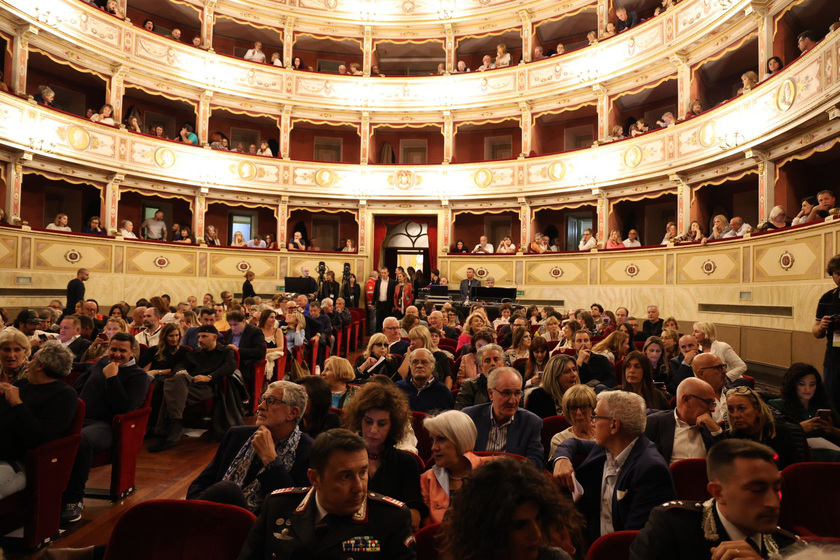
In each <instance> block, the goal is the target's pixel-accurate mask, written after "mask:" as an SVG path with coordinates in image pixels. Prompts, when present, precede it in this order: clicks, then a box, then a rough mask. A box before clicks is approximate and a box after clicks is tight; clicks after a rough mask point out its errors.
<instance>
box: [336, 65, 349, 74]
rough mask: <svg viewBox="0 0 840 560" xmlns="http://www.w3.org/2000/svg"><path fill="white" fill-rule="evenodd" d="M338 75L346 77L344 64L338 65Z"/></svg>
mask: <svg viewBox="0 0 840 560" xmlns="http://www.w3.org/2000/svg"><path fill="white" fill-rule="evenodd" d="M338 75H339V76H346V75H347V66H346V65H344V64H339V65H338Z"/></svg>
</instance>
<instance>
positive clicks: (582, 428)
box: [548, 385, 598, 457]
mask: <svg viewBox="0 0 840 560" xmlns="http://www.w3.org/2000/svg"><path fill="white" fill-rule="evenodd" d="M597 402H598V399H597V397H596V395H595V391H593V390H592V387H588V386H586V385H574V386H573V387H570V388H569V390H568V391H566V392H565V393H564V394H563V416H564V417H565V418H566V421H567V422H569V423H570V426H569V427H568V428H566V429H565V430H563V431H562V432H559V433H556V434H554V436H553V437H552V438H551V445H550V449H549V453H548V456H549V457H553V456H554V452H555V451H556V450H557V446H558V445H560V444H561V443H563V442H564V441H566V440H567V439H572V438H577V439H582V440H586V441H594V440H595V432H594V430H593V429H592V414H593V413H594V410H595V405H596V404H597Z"/></svg>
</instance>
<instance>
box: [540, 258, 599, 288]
mask: <svg viewBox="0 0 840 560" xmlns="http://www.w3.org/2000/svg"><path fill="white" fill-rule="evenodd" d="M587 262H588V261H587V260H586V259H569V260H565V259H564V260H563V261H560V262H558V261H552V260H549V261H548V262H528V261H526V262H525V284H526V286H531V285H533V284H537V285H539V284H549V285H551V284H553V285H558V284H560V285H565V284H577V283H585V282H586V267H587V266H589V265H588V264H587Z"/></svg>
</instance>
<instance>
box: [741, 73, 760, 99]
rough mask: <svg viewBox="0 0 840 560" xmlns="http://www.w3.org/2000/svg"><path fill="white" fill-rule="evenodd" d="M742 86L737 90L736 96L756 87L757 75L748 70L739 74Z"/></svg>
mask: <svg viewBox="0 0 840 560" xmlns="http://www.w3.org/2000/svg"><path fill="white" fill-rule="evenodd" d="M741 83H742V86H741V87H740V88H738V95H740V94H742V93H746V92H748V91H750V90H751V89H752V88H754V87H755V86H756V85H758V74H756V73H755V72H753V71H752V70H750V71H749V72H744V73H743V74H741Z"/></svg>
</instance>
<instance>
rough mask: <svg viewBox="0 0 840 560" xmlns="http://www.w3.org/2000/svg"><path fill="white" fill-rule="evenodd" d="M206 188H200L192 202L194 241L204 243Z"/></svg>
mask: <svg viewBox="0 0 840 560" xmlns="http://www.w3.org/2000/svg"><path fill="white" fill-rule="evenodd" d="M207 193H208V189H207V187H201V188H200V189H199V190H198V192H197V193H196V195H195V199H194V200H193V209H192V210H193V223H192V230H193V235H194V236H195V239H196V241H198V242H199V243H204V233H205V231H204V227H205V223H206V220H205V214H206V213H207Z"/></svg>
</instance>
